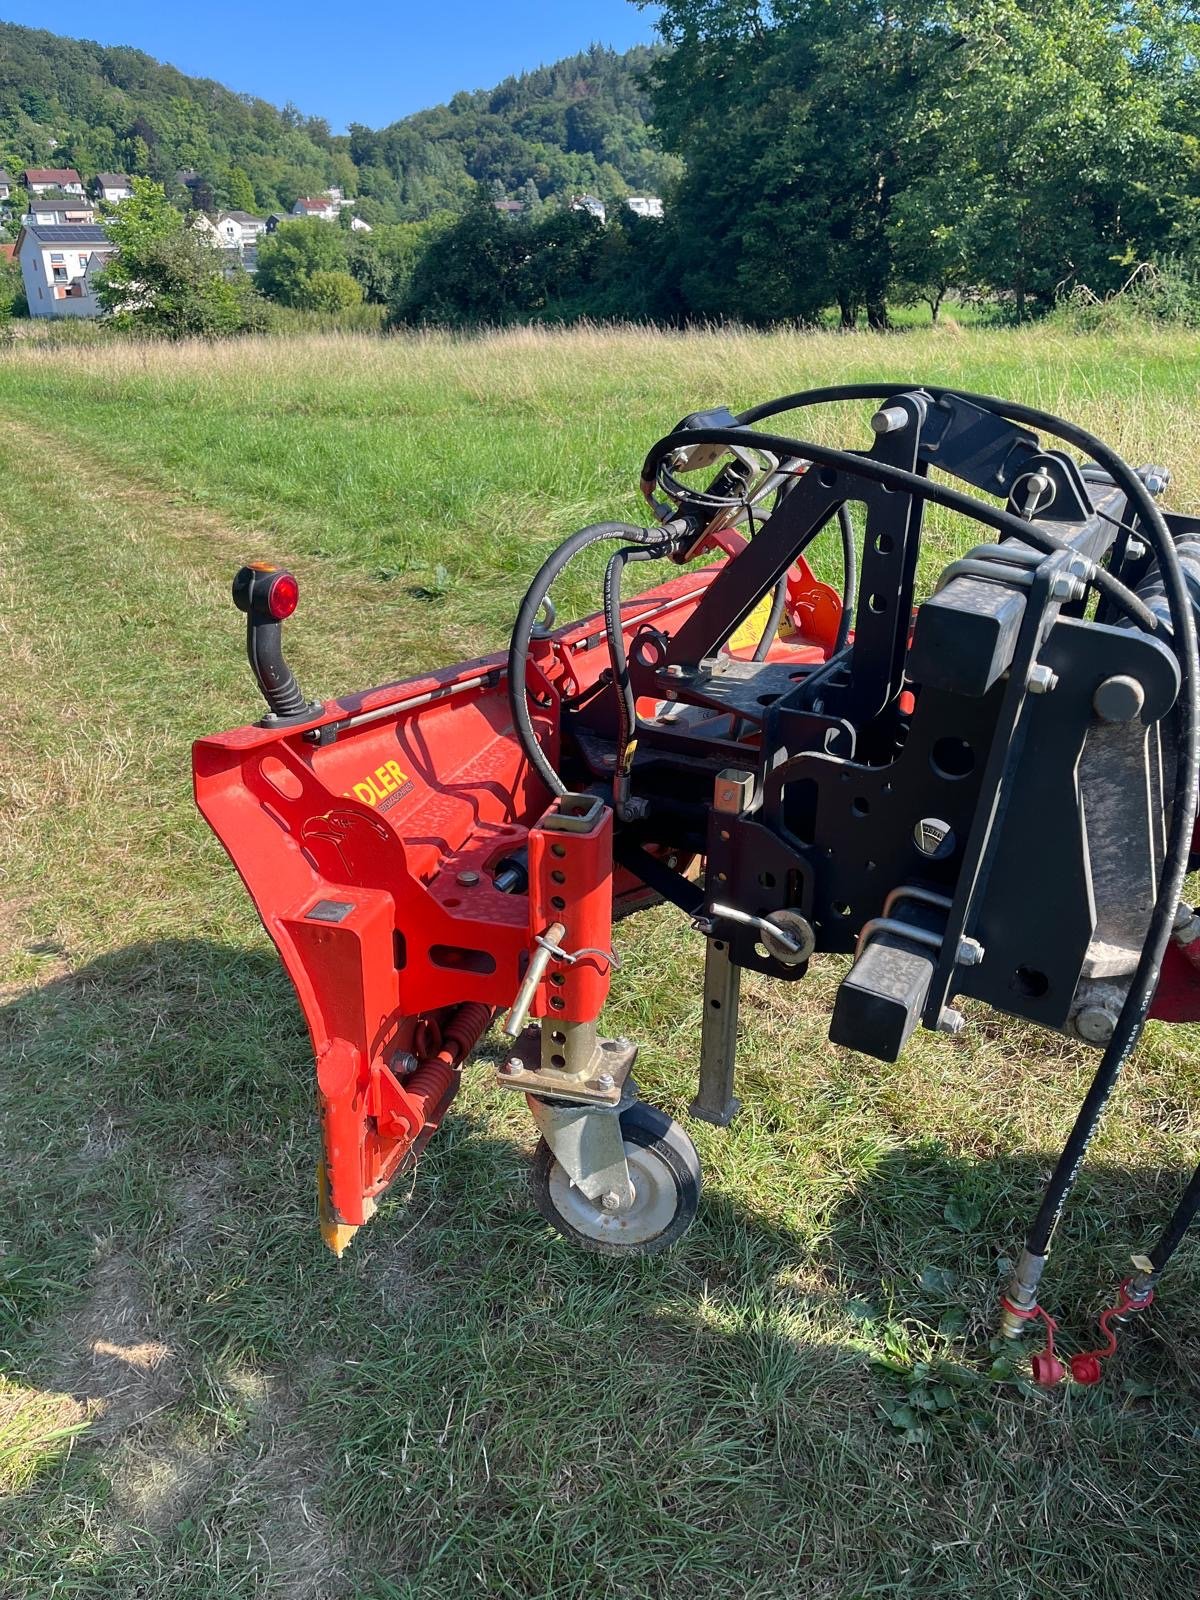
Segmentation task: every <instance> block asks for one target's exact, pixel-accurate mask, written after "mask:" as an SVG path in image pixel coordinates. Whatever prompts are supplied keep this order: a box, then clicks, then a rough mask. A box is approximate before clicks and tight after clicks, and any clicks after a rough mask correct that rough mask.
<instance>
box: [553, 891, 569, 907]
mask: <svg viewBox="0 0 1200 1600" xmlns="http://www.w3.org/2000/svg"><path fill="white" fill-rule="evenodd" d="M550 904H551V905H552V906H553V907H554V909H555V911H565V910H566V909H567V902H566V901H565V900H564V899H563V897H562V895H560V894H552V895H551V896H550Z"/></svg>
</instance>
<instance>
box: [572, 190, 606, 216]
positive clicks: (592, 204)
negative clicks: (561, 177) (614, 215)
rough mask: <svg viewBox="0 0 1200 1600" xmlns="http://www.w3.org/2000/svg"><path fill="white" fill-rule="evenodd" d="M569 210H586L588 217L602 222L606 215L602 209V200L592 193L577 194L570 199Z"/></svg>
mask: <svg viewBox="0 0 1200 1600" xmlns="http://www.w3.org/2000/svg"><path fill="white" fill-rule="evenodd" d="M571 210H572V211H586V212H587V214H588V216H589V217H595V219H596V221H597V222H600V223H603V221H604V219H605V217H606V216H607V215H608V213H607V212H606V211H605V209H604V201H603V200H598V199H597V198H596V196H595V195H594V194H577V195H576V196H575V198H574V200H572V201H571Z"/></svg>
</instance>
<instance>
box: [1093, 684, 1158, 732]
mask: <svg viewBox="0 0 1200 1600" xmlns="http://www.w3.org/2000/svg"><path fill="white" fill-rule="evenodd" d="M1145 703H1146V691H1145V690H1144V689H1143V688H1142V686H1141V684H1140V683H1139V682H1138V681H1137V679H1136V678H1129V677H1126V676H1124V675H1123V674H1122V675H1120V676H1118V677H1115V678H1105V680H1104V682H1103V683H1102V684H1101V685H1100V687H1099V688H1098V689H1097V690H1096V692H1095V694H1094V695H1093V696H1092V710H1093V711H1094V712H1095V713H1096V715H1097V716H1098V717H1099V718H1100V720H1101V722H1132V721H1133V719H1134V717H1136V716H1137V714H1138V712H1139V711H1140V710H1141V709H1142V707H1143V705H1145Z"/></svg>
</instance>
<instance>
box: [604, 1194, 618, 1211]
mask: <svg viewBox="0 0 1200 1600" xmlns="http://www.w3.org/2000/svg"><path fill="white" fill-rule="evenodd" d="M600 1204H601V1205H602V1206H603V1207H604V1209H605V1211H619V1210H620V1208H621V1196H620V1195H619V1194H618V1193H617V1191H616V1190H615V1189H610V1190H609V1191H608V1193H607V1194H602V1195H601V1196H600Z"/></svg>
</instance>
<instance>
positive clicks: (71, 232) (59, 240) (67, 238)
mask: <svg viewBox="0 0 1200 1600" xmlns="http://www.w3.org/2000/svg"><path fill="white" fill-rule="evenodd" d="M26 231H27V232H29V233H31V234H33V236H34V238H35V239H41V240H42V241H43V242H44V243H46V244H107V243H108V235H107V233H105V231H104V229H103V228H100V227H97V226H95V225H94V224H89V223H84V222H80V223H76V224H75V225H74V226H72V225H71V224H70V223H47V224H45V225H44V226H42V227H37V226H34V227H32V228H29V229H27V230H26Z"/></svg>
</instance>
